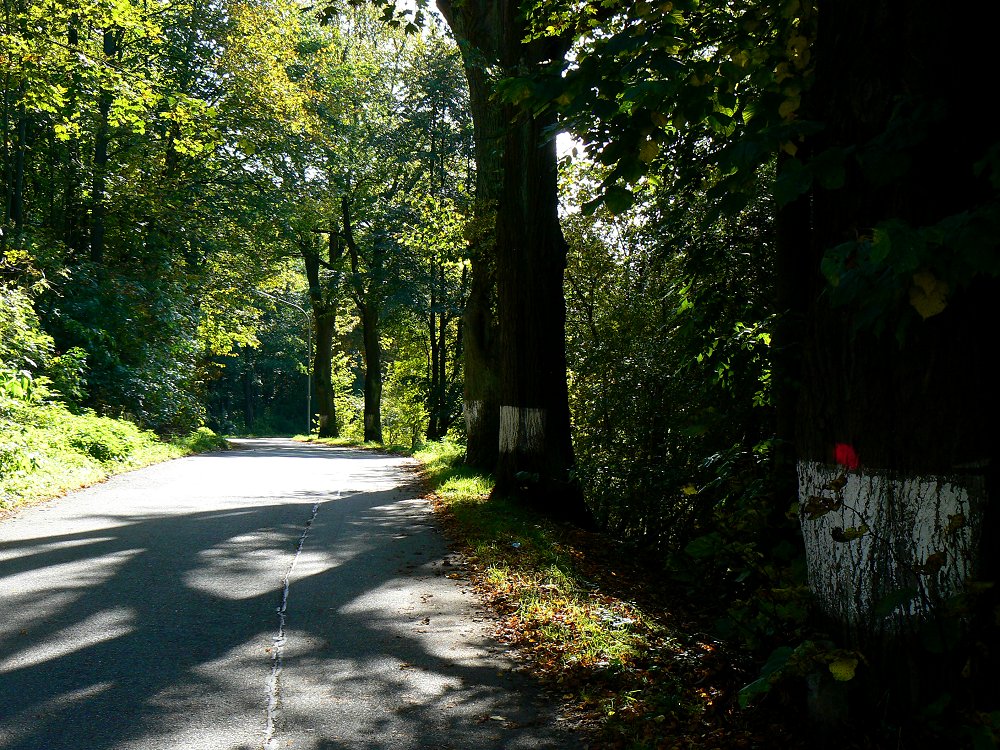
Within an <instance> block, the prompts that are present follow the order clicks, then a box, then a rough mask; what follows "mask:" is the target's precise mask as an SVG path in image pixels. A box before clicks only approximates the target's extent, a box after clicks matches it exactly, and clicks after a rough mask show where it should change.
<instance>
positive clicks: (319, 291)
mask: <svg viewBox="0 0 1000 750" xmlns="http://www.w3.org/2000/svg"><path fill="white" fill-rule="evenodd" d="M333 234H334V233H331V237H332V236H333ZM334 242H335V240H334V239H331V249H330V258H329V260H330V263H331V265H332V263H333V262H334V261H336V259H337V253H336V251H335V249H334V248H333V243H334ZM301 251H302V259H303V260H304V261H305V266H306V281H308V282H309V304H310V307H311V309H312V320H313V328H314V329H315V331H316V350H315V352H314V353H313V379H314V383H315V388H316V404H315V406H314V407H313V408H314V409H315V410H316V413H317V414H318V417H319V436H320V437H340V425H339V424H338V423H337V404H336V399H335V394H334V390H333V339H334V336H335V335H336V331H337V303H336V292H335V290H330V289H324V286H323V284H322V281H321V279H320V259H319V253H318V251H317V250H316V248H315V247H313V245H312V241H311V238H310V240H308V241H305V242H304V243H303V245H302V246H301ZM309 419H310V422H311V420H312V415H311V414H310V415H309ZM309 428H310V430H311V429H312V424H311V423H310V425H309Z"/></svg>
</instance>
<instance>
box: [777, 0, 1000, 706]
mask: <svg viewBox="0 0 1000 750" xmlns="http://www.w3.org/2000/svg"><path fill="white" fill-rule="evenodd" d="M819 13H820V16H819V18H820V23H819V29H820V31H819V37H818V39H817V41H816V45H815V59H816V61H817V63H816V83H815V86H814V88H813V90H812V92H811V93H810V101H811V102H812V106H811V111H809V113H808V115H809V116H810V117H811V118H812V119H817V120H821V121H823V122H824V123H825V129H824V131H823V132H822V134H821V135H819V136H817V137H815V138H814V139H813V142H812V143H811V144H810V149H811V152H812V153H813V154H818V153H821V152H822V151H823V150H824V149H826V148H836V147H856V146H858V145H859V144H862V149H865V148H867V151H865V150H862V151H861V158H859V159H858V162H857V163H853V162H851V161H850V160H849V161H848V169H847V178H846V184H845V185H844V187H843V188H841V189H839V190H823V189H816V190H815V191H814V194H813V196H812V205H811V207H812V224H811V234H810V235H806V236H803V237H802V239H801V242H800V248H799V250H800V252H802V253H805V254H807V255H808V256H809V257H810V258H811V273H809V274H808V275H807V276H805V277H803V278H801V279H800V285H801V287H802V288H803V290H805V292H806V294H807V298H808V300H809V303H810V305H809V308H808V310H807V316H806V325H805V330H804V340H803V345H802V371H801V376H802V388H801V396H800V399H799V411H798V420H797V437H796V443H797V455H798V478H799V498H800V505H801V507H802V508H803V516H802V519H803V520H802V529H803V535H804V538H805V543H806V551H807V558H808V566H809V582H810V586H811V588H812V590H813V592H814V593H815V595H816V598H817V601H818V603H819V605H820V607H821V608H822V609H823V611H824V612H825V614H826V615H827V616H828V617H829V618H830V619H831V620H832V621H833V622H835V623H836V624H837V625H838V626H839V627H840V628H841V629H842V631H843V632H844V634H845V636H846V637H847V638H849V639H850V642H851V643H853V644H855V645H857V646H859V647H861V648H863V649H866V650H867V652H868V655H869V658H870V659H871V658H872V657H874V663H875V665H876V666H875V672H876V673H877V675H878V678H877V679H875V680H873V682H877V683H878V684H879V690H880V691H881V692H882V695H883V696H884V695H885V694H888V698H887V699H886V700H887V701H888V703H889V704H890V705H893V704H894V705H895V707H897V708H899V709H904V710H905V709H906V708H909V707H911V706H912V705H914V701H918V702H919V701H924V703H920V705H926V702H928V701H929V700H930V699H932V698H934V697H935V696H937V695H939V694H940V693H941V691H942V690H944V689H946V688H945V685H946V682H945V681H943V680H945V679H952V680H954V679H955V678H956V676H957V674H958V672H959V671H960V670H961V663H959V664H958V665H957V666H956V664H955V662H954V661H953V659H954V652H951V654H950V656H949V655H948V652H949V651H950V649H951V648H953V647H955V646H956V645H957V644H958V641H959V640H960V639H957V640H956V639H951V638H950V636H949V637H948V638H945V637H943V636H942V633H945V632H946V631H947V632H948V633H951V632H952V630H953V626H954V627H957V626H958V625H959V624H960V621H959V620H957V619H949V618H948V616H947V607H946V603H947V602H949V600H951V599H952V598H953V597H954V596H956V595H959V594H961V593H962V592H963V591H965V587H966V584H967V582H968V581H969V580H970V579H972V578H974V577H975V576H977V575H980V574H981V571H979V570H977V566H976V559H977V554H978V553H977V547H978V543H979V539H980V538H981V537H982V536H983V534H984V532H987V531H992V529H989V530H986V529H984V528H983V526H982V519H983V518H984V511H985V509H986V508H987V504H988V502H989V498H988V497H987V478H986V475H987V473H988V472H989V471H992V470H993V467H995V466H996V461H997V458H998V456H997V441H996V439H995V437H994V436H995V433H996V423H997V417H998V398H997V395H996V393H997V389H996V385H995V382H994V381H995V378H994V377H993V374H992V373H993V370H992V367H991V365H990V364H989V359H990V358H991V357H992V348H991V347H988V346H985V345H984V343H985V342H988V341H991V340H993V339H994V338H995V335H996V333H995V332H996V330H997V323H998V320H997V318H998V314H997V308H996V303H995V300H996V296H997V291H998V290H997V288H996V287H997V285H996V283H995V282H994V281H990V282H985V281H982V280H974V281H973V282H972V283H971V284H969V285H968V286H967V287H966V288H965V289H962V290H954V294H949V296H948V298H947V306H946V307H945V308H944V310H943V311H942V312H940V314H936V315H933V316H928V317H927V318H926V319H925V320H921V319H920V318H918V317H917V316H916V315H914V312H913V310H910V309H909V306H908V305H907V304H906V301H907V297H906V296H905V292H906V291H907V290H903V292H904V294H901V296H900V299H901V305H900V306H899V307H896V308H894V309H890V305H889V303H887V304H886V308H885V309H883V310H881V311H880V314H879V319H880V320H882V321H889V330H888V331H887V332H885V333H882V334H881V335H880V334H879V333H877V332H876V331H874V330H872V327H871V326H870V325H867V324H866V323H865V322H864V321H863V318H862V315H863V310H861V309H860V308H858V307H846V308H845V307H833V306H832V305H831V302H830V293H829V290H828V289H826V287H825V282H824V281H823V279H822V278H821V276H820V274H819V267H820V260H821V257H822V254H823V252H824V251H826V250H828V249H830V248H831V247H834V246H837V245H839V244H841V243H845V242H851V241H854V240H856V239H857V238H859V237H862V238H863V237H871V236H872V230H873V227H875V226H876V224H878V223H879V222H880V221H884V220H887V219H900V220H902V221H905V222H907V223H908V224H910V225H912V226H915V227H920V226H927V225H930V224H934V223H935V222H937V221H939V220H941V219H943V218H945V217H947V216H950V215H953V214H956V213H959V212H961V211H964V210H967V209H970V208H972V207H974V206H975V205H977V203H980V202H982V201H983V200H985V199H987V198H988V197H989V196H990V195H991V193H990V191H989V189H988V185H987V184H986V183H985V181H980V180H978V179H977V178H976V177H974V164H975V163H976V162H977V160H979V159H981V158H982V157H983V156H984V154H985V152H986V150H987V148H988V147H989V145H990V144H991V143H992V142H993V140H994V136H993V134H992V133H991V132H990V130H989V126H988V125H986V124H985V123H982V122H979V121H977V118H969V117H968V116H967V112H968V105H969V102H971V101H975V100H976V91H977V88H976V87H977V86H978V84H977V83H976V82H975V81H974V76H956V75H955V74H954V71H953V69H951V68H949V66H945V65H942V64H941V61H942V60H958V59H961V60H962V61H963V63H962V64H963V68H965V69H968V70H983V69H987V68H986V67H985V64H986V60H985V59H983V58H985V57H986V55H987V52H986V51H987V50H988V49H989V48H990V45H989V44H987V43H986V41H985V40H983V39H976V38H971V37H970V33H969V27H968V25H967V23H966V22H965V21H964V20H962V19H960V18H957V17H952V16H947V17H942V16H941V15H940V14H936V13H934V8H933V7H932V6H931V5H930V4H929V3H921V2H918V3H915V4H914V3H902V2H896V1H895V0H881V1H880V2H874V3H873V2H870V0H850V1H849V2H837V3H834V2H821V3H820V7H819ZM974 36H975V34H974V33H973V34H972V37H974ZM971 58H977V59H976V60H973V59H971ZM900 115H904V116H905V115H909V116H912V117H913V120H912V121H911V122H909V123H906V124H905V127H904V129H903V131H900V132H897V133H896V135H895V136H894V139H893V142H892V143H890V144H888V145H886V144H882V145H879V144H878V143H877V141H876V140H875V139H878V138H879V136H881V135H882V134H883V133H885V132H886V130H887V128H888V127H891V126H892V124H893V120H894V118H897V117H899V116H900ZM980 119H981V118H980ZM904 133H905V136H904ZM904 138H905V140H903V141H902V144H901V145H898V144H899V142H900V140H902V139H904ZM873 143H874V145H867V144H873ZM866 158H867V160H865V159H866ZM877 158H883V159H886V158H889V159H895V160H896V161H895V163H892V162H891V161H890V162H883V165H882V166H881V167H879V166H878V164H877V163H876V162H875V159H877ZM910 164H912V165H913V166H912V167H910ZM894 169H898V170H900V171H898V172H895V173H894V172H893V171H892V170H894ZM993 242H994V244H995V240H994V241H993ZM895 250H897V251H898V250H902V249H901V248H896V249H895ZM959 252H961V251H959ZM946 256H947V252H946V251H942V253H941V254H940V255H936V256H933V257H932V258H931V259H930V260H928V261H927V266H926V267H924V268H922V269H921V270H922V271H926V272H929V273H931V274H933V275H942V274H944V273H945V272H946V271H947V263H948V258H947V257H946ZM863 261H864V259H861V262H863ZM936 264H941V266H940V267H936ZM889 271H891V269H889ZM914 288H915V281H914V286H912V287H910V289H909V290H908V291H909V294H910V295H912V294H913V293H914ZM910 299H912V296H911V297H910ZM864 302H866V303H867V304H872V303H871V301H870V300H865V301H864ZM905 316H909V317H910V318H911V319H912V322H911V323H910V326H909V329H908V330H907V331H906V335H905V337H902V338H901V341H897V337H896V336H894V335H893V333H895V332H896V331H894V330H893V329H894V327H895V326H894V324H895V323H897V322H898V321H900V320H903V319H904V318H905ZM852 530H853V531H852ZM855 532H859V533H861V534H862V535H861V536H860V537H859V538H856V539H853V540H851V537H852V536H854V534H855ZM929 638H930V639H932V640H934V642H935V643H936V645H937V646H938V647H939V648H936V649H932V651H936V652H942V651H943V652H944V653H945V655H944V656H941V655H940V653H928V651H927V650H926V648H924V646H926V645H927V643H928V639H929ZM921 644H923V646H922V645H921ZM964 658H965V657H963V659H964ZM913 660H918V661H919V664H915V663H914V661H913Z"/></svg>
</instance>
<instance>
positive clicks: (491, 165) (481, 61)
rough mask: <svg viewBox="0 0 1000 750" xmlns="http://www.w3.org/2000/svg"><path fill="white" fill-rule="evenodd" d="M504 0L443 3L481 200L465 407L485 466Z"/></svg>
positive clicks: (471, 459) (496, 427)
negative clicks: (463, 84)
mask: <svg viewBox="0 0 1000 750" xmlns="http://www.w3.org/2000/svg"><path fill="white" fill-rule="evenodd" d="M500 4H501V3H500V2H499V0H479V1H478V2H461V3H452V2H451V1H450V0H443V1H441V2H439V3H438V7H439V8H440V10H441V12H442V14H444V16H445V18H446V19H447V21H448V24H449V25H450V26H451V29H452V32H453V33H454V34H455V36H456V38H457V39H458V40H459V43H460V47H461V51H462V61H463V64H464V66H465V75H466V79H467V80H468V82H469V109H470V111H471V114H472V127H473V133H474V137H475V154H476V202H475V206H474V208H473V226H472V233H471V236H470V239H469V257H470V258H471V260H472V264H471V265H472V272H471V275H470V280H469V296H468V299H467V300H466V303H465V312H464V314H463V321H462V328H463V336H464V342H463V343H464V358H465V372H464V393H463V412H464V416H465V430H466V455H465V460H466V463H468V464H469V465H470V466H473V467H475V468H477V469H482V470H485V471H492V470H493V469H495V468H496V465H497V459H498V458H499V435H500V392H499V387H500V380H499V376H498V372H497V368H498V366H499V365H498V361H497V346H498V344H499V333H498V322H497V318H496V283H497V282H496V215H497V207H498V205H499V202H500V195H501V189H502V185H503V162H502V157H503V134H504V127H505V123H504V119H503V111H502V109H501V108H500V107H498V106H496V103H495V102H493V101H492V100H491V97H492V94H493V87H492V83H491V81H490V79H489V75H488V74H487V69H488V67H489V66H491V65H494V64H496V63H497V62H498V61H499V56H500V52H499V50H500V42H501V39H500V15H499V14H500V10H499V6H500Z"/></svg>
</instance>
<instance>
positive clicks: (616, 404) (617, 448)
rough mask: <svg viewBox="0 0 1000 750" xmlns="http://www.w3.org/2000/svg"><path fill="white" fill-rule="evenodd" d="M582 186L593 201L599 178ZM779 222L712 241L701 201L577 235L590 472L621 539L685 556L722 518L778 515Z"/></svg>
mask: <svg viewBox="0 0 1000 750" xmlns="http://www.w3.org/2000/svg"><path fill="white" fill-rule="evenodd" d="M591 182H593V181H591ZM570 184H571V185H572V184H576V185H577V189H578V190H582V191H584V193H583V194H584V196H585V195H586V190H587V175H586V173H584V174H582V175H577V176H575V180H574V183H570ZM766 209H767V206H766V204H763V203H761V204H758V205H757V206H754V207H751V208H748V209H747V210H746V211H745V212H744V213H742V214H741V215H739V216H737V217H734V218H733V219H730V220H725V221H723V220H718V221H717V222H716V223H715V224H714V225H712V226H711V227H710V228H709V229H708V230H702V231H699V229H700V227H701V225H702V223H703V222H704V215H705V213H706V211H707V207H706V202H705V198H704V194H703V193H702V192H701V191H696V190H695V191H687V192H684V193H679V194H678V193H674V194H671V195H669V196H667V195H663V194H661V193H658V192H657V193H652V194H651V195H650V197H649V198H648V199H647V202H646V203H645V204H644V205H643V207H642V209H641V211H640V210H636V211H634V212H633V213H631V214H627V215H622V216H619V217H613V216H610V215H608V214H607V213H605V212H598V213H597V214H595V215H593V216H586V215H584V214H580V213H576V214H571V215H570V216H568V217H567V218H566V219H565V220H564V226H565V229H566V234H567V239H568V240H569V242H570V261H569V268H568V269H567V280H568V288H567V307H568V312H567V315H568V341H569V344H568V348H569V360H570V371H571V398H572V402H571V405H572V409H573V415H574V427H575V433H574V439H575V442H576V446H577V448H578V450H579V454H580V460H579V471H580V476H581V478H582V480H583V482H584V485H585V488H586V490H587V493H588V497H589V499H590V502H591V504H592V505H593V507H594V508H595V511H596V512H597V515H598V517H599V518H600V519H601V520H602V522H603V524H604V525H605V526H606V527H608V528H609V529H611V530H613V531H614V533H615V534H616V535H618V536H620V537H621V538H625V539H630V540H633V541H637V542H641V543H643V544H645V545H648V546H653V547H657V548H659V549H661V550H662V551H664V552H666V553H669V552H671V551H672V552H676V551H679V550H681V549H683V548H684V546H685V545H686V544H687V543H688V542H689V541H690V540H691V539H692V538H693V537H694V536H697V535H698V534H699V533H704V532H707V530H709V529H710V528H711V527H712V524H713V523H715V521H714V520H713V516H714V514H716V513H719V514H720V515H725V514H731V513H732V512H733V506H734V505H736V506H738V505H740V504H745V505H748V506H749V505H760V504H761V503H764V502H766V499H765V498H766V495H767V492H768V490H767V488H766V475H767V466H766V461H765V460H763V459H764V458H765V457H766V445H767V441H768V440H769V439H770V437H771V435H772V432H771V430H772V429H773V427H772V426H771V423H770V419H771V415H770V391H769V387H770V386H769V378H770V355H769V351H768V345H769V343H770V330H771V326H772V325H773V318H772V315H773V313H772V312H771V310H769V309H768V306H767V303H766V298H767V294H768V290H769V289H770V285H771V280H770V271H769V265H770V263H771V252H772V250H771V247H770V244H769V237H768V226H769V220H768V217H767V213H766ZM754 446H757V447H756V449H754ZM723 509H725V510H724V511H723Z"/></svg>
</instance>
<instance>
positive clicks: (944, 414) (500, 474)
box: [0, 0, 1000, 748]
mask: <svg viewBox="0 0 1000 750" xmlns="http://www.w3.org/2000/svg"><path fill="white" fill-rule="evenodd" d="M3 1H4V7H3V11H2V13H3V16H2V20H0V63H2V76H3V78H2V81H0V88H2V104H0V106H2V122H0V129H2V139H0V145H2V149H3V173H2V175H0V186H2V189H3V216H2V222H0V474H5V475H7V477H8V478H9V477H12V476H14V475H16V474H18V473H27V472H30V470H31V469H32V467H33V466H34V465H35V463H37V461H35V460H34V459H32V458H31V451H32V446H31V440H30V439H29V438H30V434H29V432H28V430H29V427H30V426H31V422H32V420H33V419H35V418H36V417H34V416H32V415H33V414H35V412H33V411H32V410H31V409H30V408H29V407H30V406H31V405H32V404H35V405H39V408H40V405H41V404H43V403H46V404H52V403H58V404H60V408H64V409H65V410H66V413H67V414H76V415H81V414H82V415H88V416H90V417H93V418H94V419H99V418H107V417H114V418H123V419H127V420H130V421H131V422H134V423H135V424H136V425H137V426H139V427H141V428H143V429H148V430H152V431H155V432H156V433H157V434H159V435H160V436H163V437H171V436H177V435H182V434H189V433H191V432H192V431H194V430H196V429H197V428H199V427H203V426H207V427H210V428H212V429H213V430H215V431H216V432H219V433H225V434H275V433H284V434H290V433H304V432H306V431H307V428H308V431H309V432H312V433H315V434H317V435H318V436H320V437H327V438H335V437H343V438H345V439H352V440H356V441H364V442H368V443H374V444H386V445H388V444H397V445H403V446H406V447H408V448H409V447H413V446H416V445H418V444H420V443H422V442H423V441H435V440H442V439H447V440H451V441H454V442H457V443H460V444H461V445H462V446H464V450H465V457H466V458H465V460H466V462H467V463H468V464H469V465H470V466H474V467H476V468H479V469H482V470H485V471H489V472H491V473H492V476H493V478H494V481H495V483H496V486H495V489H494V494H495V495H496V496H497V497H517V498H518V499H519V500H520V501H522V502H523V503H524V504H526V505H528V506H530V507H532V508H534V509H535V510H537V511H539V512H540V513H542V514H544V515H547V516H550V517H552V518H555V519H558V520H560V521H569V522H572V523H575V524H578V525H581V526H584V527H587V528H590V529H596V530H599V531H600V532H602V533H605V534H607V535H608V536H609V537H610V538H612V539H614V540H615V541H616V542H617V543H621V544H623V545H627V548H628V549H630V550H634V552H635V554H636V555H639V556H641V559H643V560H644V561H645V563H644V564H646V565H648V566H649V567H651V568H652V569H655V570H656V571H657V574H658V575H662V576H663V578H664V580H665V581H667V580H668V581H670V583H669V585H670V586H671V587H676V588H678V589H679V590H686V591H688V593H689V594H690V596H691V597H694V598H701V599H703V600H704V601H705V606H706V607H709V606H711V608H712V611H713V613H714V614H713V617H714V622H715V625H714V626H713V627H714V628H715V629H716V631H717V633H718V635H719V637H720V638H724V639H726V640H727V641H729V642H733V643H737V644H739V645H740V647H741V648H743V649H745V650H746V651H747V652H748V653H750V654H752V655H753V658H755V659H756V660H757V663H758V666H759V667H761V666H762V668H763V669H762V672H761V677H760V678H759V679H757V680H755V681H753V682H751V683H749V684H748V685H747V686H746V687H745V688H744V690H743V691H742V693H741V695H740V702H741V704H743V705H744V706H748V705H753V704H754V703H755V702H758V701H766V700H769V699H772V698H774V697H775V694H776V693H778V692H779V691H780V692H781V696H779V697H780V700H782V701H789V703H788V704H782V705H788V706H796V705H802V706H807V707H808V710H809V712H810V714H811V716H812V719H813V721H814V722H815V723H816V726H818V727H824V728H829V727H837V726H851V727H854V728H855V730H852V731H856V728H857V727H859V726H864V727H866V728H867V729H866V731H867V730H868V729H870V730H871V737H872V738H873V739H871V740H870V742H871V743H876V742H880V741H883V740H885V738H886V737H888V736H890V735H891V736H897V737H902V736H903V735H902V731H903V730H902V729H901V727H903V726H904V725H907V723H914V722H915V723H916V724H919V726H920V730H919V732H918V733H917V734H914V735H913V736H920V737H933V738H934V739H933V742H938V743H940V742H942V741H948V742H950V741H955V742H960V743H965V744H970V745H971V746H974V747H976V748H985V747H995V746H997V740H998V737H1000V713H998V712H997V709H998V708H1000V703H998V698H1000V696H998V695H997V689H996V686H997V684H998V683H997V680H996V674H997V671H996V670H997V669H998V668H1000V654H998V653H997V643H998V642H1000V641H998V638H997V628H998V623H1000V606H998V603H997V600H996V589H995V586H994V582H995V581H996V580H997V579H996V575H997V560H996V559H995V553H994V550H993V549H992V548H991V547H992V545H990V544H989V541H988V540H989V538H991V535H992V532H993V531H994V530H996V526H995V525H994V524H995V522H996V515H997V508H996V504H995V503H993V502H992V494H993V493H994V492H995V489H994V487H995V483H996V481H997V480H996V474H995V468H996V465H997V459H998V455H997V445H998V441H997V439H996V437H995V430H994V425H995V424H996V423H997V417H998V416H1000V415H998V397H997V389H996V387H995V386H994V383H993V381H994V378H993V377H992V373H993V369H992V367H991V366H990V364H991V363H992V351H991V349H992V345H991V344H990V342H991V341H994V340H995V331H996V330H997V322H998V320H997V318H998V314H997V308H996V306H995V305H994V304H993V302H994V301H995V299H996V293H997V291H998V290H997V285H998V284H997V278H998V276H1000V254H998V253H997V238H998V237H1000V204H998V193H997V191H998V189H1000V141H998V139H997V136H996V129H995V127H993V126H991V125H990V124H989V122H988V120H989V118H988V116H987V115H986V113H985V111H984V109H983V107H984V105H982V104H980V102H981V97H982V91H983V84H982V82H981V80H980V78H981V75H983V71H986V70H988V69H989V68H988V66H987V62H988V61H987V57H988V50H989V43H988V40H987V39H986V34H987V32H986V30H985V28H983V26H984V25H983V24H981V23H977V22H976V20H975V19H971V20H970V19H969V18H968V17H967V16H960V15H958V14H952V13H948V12H945V11H943V10H942V9H941V8H939V7H932V6H931V5H930V4H929V3H924V2H916V3H913V2H911V3H901V2H895V1H892V0H878V1H877V2H861V1H860V0H850V1H849V2H840V3H833V2H829V1H828V0H815V1H814V2H806V1H804V0H785V1H784V2H780V3H761V2H756V1H755V0H733V2H730V3H726V4H714V3H700V2H697V1H696V0H676V1H674V2H660V1H658V0H639V1H638V2H625V1H624V0H575V1H574V2H567V1H565V0H537V1H535V2H532V0H525V1H524V2H523V3H518V2H514V1H513V0H438V2H437V4H436V7H428V6H426V5H424V4H417V5H416V6H414V5H412V4H411V5H408V6H407V7H399V8H397V7H395V6H394V5H393V4H392V3H391V2H384V3H383V2H370V3H366V2H345V3H336V2H335V3H332V4H330V3H326V4H317V5H310V6H308V7H306V6H305V5H304V4H302V3H298V2H295V1H294V0H211V1H210V2H209V1H206V0H175V1H174V2H166V1H165V0H148V1H146V2H142V3H138V2H134V0H54V1H43V0H3ZM47 414H48V416H47V417H45V419H48V420H52V419H53V416H52V413H51V411H50V412H47ZM39 418H40V417H39ZM93 424H95V425H96V424H102V425H105V426H104V427H103V428H102V429H111V428H110V427H107V426H106V425H107V424H110V423H103V422H94V423H93ZM0 479H3V477H2V476H0ZM720 602H721V604H720ZM788 685H791V686H792V687H790V688H789V687H787V686H788ZM787 710H792V709H791V708H788V709H787ZM823 731H826V729H824V730H823ZM880 733H881V734H880ZM893 733H895V734H893ZM831 736H832V735H831ZM885 741H887V742H888V740H885ZM911 741H912V742H913V743H914V744H911V745H906V744H902V745H898V746H901V747H904V746H913V747H916V746H918V744H916V743H917V740H915V739H914V740H911ZM870 746H878V745H875V744H872V745H870ZM885 746H886V747H890V746H891V747H896V746H897V745H896V744H886V745H885Z"/></svg>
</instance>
